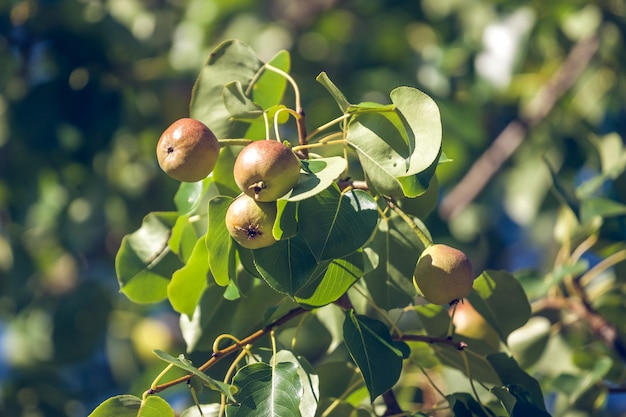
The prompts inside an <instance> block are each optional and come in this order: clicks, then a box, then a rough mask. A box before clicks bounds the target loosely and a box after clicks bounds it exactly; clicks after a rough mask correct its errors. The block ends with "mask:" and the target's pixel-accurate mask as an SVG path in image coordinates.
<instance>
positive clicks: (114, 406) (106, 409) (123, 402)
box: [89, 395, 174, 417]
mask: <svg viewBox="0 0 626 417" xmlns="http://www.w3.org/2000/svg"><path fill="white" fill-rule="evenodd" d="M89 417H174V410H172V407H170V405H169V404H168V403H167V402H166V401H165V400H164V399H163V398H161V397H157V396H154V395H151V396H148V397H147V398H146V400H145V401H143V402H142V401H141V398H138V397H135V396H134V395H117V396H115V397H111V398H109V399H107V400H105V401H104V402H103V403H102V404H100V405H99V406H98V407H96V409H95V410H93V411H92V413H91V414H89Z"/></svg>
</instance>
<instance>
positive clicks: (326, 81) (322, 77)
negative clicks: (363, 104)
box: [315, 72, 350, 113]
mask: <svg viewBox="0 0 626 417" xmlns="http://www.w3.org/2000/svg"><path fill="white" fill-rule="evenodd" d="M315 79H316V80H317V82H318V83H320V84H322V85H323V86H324V87H325V88H326V90H328V92H329V93H330V95H331V96H332V97H333V98H334V99H335V101H336V102H337V105H338V106H339V109H341V111H342V112H343V113H346V112H347V111H348V109H349V108H350V103H349V102H348V100H346V96H344V95H343V93H342V92H341V91H340V90H339V88H337V86H336V85H335V84H334V83H333V82H332V81H331V80H330V78H328V75H327V74H326V73H325V72H321V73H320V74H319V75H318V76H317V77H316V78H315Z"/></svg>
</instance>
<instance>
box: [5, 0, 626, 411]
mask: <svg viewBox="0 0 626 417" xmlns="http://www.w3.org/2000/svg"><path fill="white" fill-rule="evenodd" d="M229 38H238V39H241V40H243V41H245V42H247V43H249V44H250V45H252V47H253V48H254V49H255V50H256V51H257V52H258V54H259V56H260V57H261V58H262V59H267V58H269V57H271V56H273V55H274V54H275V53H276V52H277V51H279V50H281V49H287V50H289V51H290V53H291V55H292V68H293V71H292V73H293V75H294V77H295V78H296V80H297V81H298V83H299V84H300V87H301V89H302V95H303V100H304V108H305V110H306V112H307V117H308V123H309V124H310V125H311V126H317V125H319V124H320V123H323V122H325V121H327V120H330V119H332V118H334V117H336V115H337V108H336V105H335V104H334V102H333V101H332V99H331V98H330V96H328V94H327V93H326V91H325V90H324V89H323V88H321V86H320V85H319V84H317V83H316V82H315V76H316V75H317V74H318V73H319V72H321V71H326V72H327V73H328V74H329V76H330V77H331V79H332V80H333V81H334V82H335V83H336V84H337V85H338V86H339V87H340V88H341V89H342V90H343V91H344V93H345V94H346V96H347V97H348V99H349V100H350V101H351V102H359V101H366V100H370V101H379V102H387V101H388V93H389V91H390V90H391V89H393V88H394V87H396V86H399V85H410V86H413V87H417V88H419V89H421V90H423V91H425V92H427V93H428V94H430V95H431V96H432V97H433V98H434V99H435V101H436V102H437V103H438V105H439V106H440V109H441V114H442V122H443V130H444V151H445V153H446V155H447V156H448V157H449V158H451V159H453V160H454V161H453V163H450V164H446V165H443V166H442V167H441V169H440V170H439V171H438V172H439V174H438V180H439V181H438V182H439V190H438V193H439V198H440V199H441V201H442V202H443V201H444V199H445V198H446V197H448V196H449V195H450V193H451V192H452V190H453V189H454V187H455V185H457V184H458V183H459V181H460V180H461V179H462V178H463V177H464V175H465V174H466V173H467V171H468V170H469V168H470V166H471V165H472V163H473V162H474V161H476V160H478V159H479V158H480V156H481V155H482V154H483V152H484V151H485V150H486V149H489V148H490V146H491V145H492V144H493V142H494V140H495V139H496V138H498V137H499V135H500V133H501V132H502V131H503V129H505V128H506V127H507V126H508V125H509V124H510V123H512V122H516V121H519V122H520V123H521V126H523V127H525V131H524V133H525V134H524V135H522V138H523V140H522V141H521V143H520V144H519V147H517V145H516V146H515V147H514V148H513V149H512V150H511V151H512V155H511V156H510V157H504V158H502V162H503V165H502V168H501V169H500V170H498V171H497V172H496V173H495V175H491V174H483V177H485V178H486V179H488V180H489V181H488V182H487V185H486V187H485V188H484V189H482V188H480V189H478V188H476V194H477V195H476V197H472V198H471V199H470V200H471V201H469V203H468V204H467V205H466V206H465V205H463V209H462V210H459V211H458V212H455V213H454V214H453V215H451V214H450V213H449V212H443V211H439V212H434V213H433V214H431V215H430V216H428V217H427V218H426V219H424V220H425V222H426V224H427V225H428V226H429V228H430V229H431V231H432V232H433V234H434V235H435V236H436V238H440V239H442V240H444V239H445V240H453V241H454V242H456V245H457V246H461V247H464V248H465V249H466V251H468V252H469V253H470V255H471V256H472V259H474V262H475V264H477V269H478V268H486V267H489V268H506V269H508V270H511V271H515V270H519V269H521V268H537V269H541V268H543V267H544V266H545V265H546V264H547V263H549V262H550V260H551V257H550V254H551V253H553V252H554V242H553V240H554V239H553V236H552V228H553V223H554V219H555V212H556V211H557V206H558V202H557V200H556V199H555V197H554V195H553V193H551V191H550V190H551V188H552V182H551V179H550V173H549V171H548V170H547V168H546V162H545V161H546V160H548V161H549V162H550V164H551V166H552V167H553V169H555V171H556V172H558V173H559V176H560V177H561V178H563V180H564V181H566V182H568V183H571V184H577V183H580V182H581V181H583V180H584V179H585V178H587V177H589V176H590V175H593V174H594V173H597V170H598V159H599V157H598V153H597V151H596V147H595V146H594V141H597V140H598V138H603V137H607V136H609V135H610V136H615V138H617V139H616V140H618V141H622V138H623V137H625V136H626V110H625V106H624V103H625V102H626V83H625V81H626V48H625V43H624V42H625V39H626V4H625V3H624V2H623V1H622V0H595V1H587V0H554V1H521V0H510V1H498V0H468V1H465V0H404V1H403V0H389V1H383V0H267V1H255V0H2V1H0V388H1V391H0V415H2V416H11V417H41V416H46V417H48V416H50V417H56V416H70V417H78V416H85V415H87V414H89V412H90V411H91V410H93V408H94V407H95V406H96V405H98V404H99V403H100V402H101V401H103V400H104V399H106V398H108V397H110V396H112V395H116V394H122V393H133V394H135V395H140V393H141V392H143V391H144V390H145V388H146V387H147V386H149V383H150V381H151V380H152V379H153V378H154V376H155V374H156V373H158V369H161V368H162V366H160V364H159V363H158V359H157V358H156V357H155V356H154V355H153V354H152V353H151V352H152V349H155V348H158V349H162V350H166V351H169V352H170V353H172V354H177V353H178V352H181V351H184V346H183V344H182V341H181V338H180V336H179V331H178V322H177V315H176V314H174V313H173V312H172V310H171V308H170V306H169V305H167V304H166V303H164V304H160V305H150V306H137V305H134V304H132V303H130V302H129V301H128V300H126V299H125V297H124V296H122V295H120V294H119V292H118V289H119V287H118V284H117V280H116V276H115V262H114V259H115V253H116V251H117V248H118V246H119V244H120V241H121V238H122V237H123V236H124V235H125V234H127V233H130V232H132V231H133V230H135V229H136V228H138V227H139V225H140V224H141V219H142V217H143V216H144V215H145V214H147V213H148V212H150V211H161V210H172V209H174V205H173V202H172V197H173V195H174V193H175V190H176V189H177V186H178V184H177V183H176V182H175V181H173V180H171V179H169V178H168V177H166V176H165V175H164V174H163V173H162V172H161V171H160V170H159V168H158V165H157V164H156V160H155V154H154V147H155V144H156V141H157V140H158V137H159V135H160V132H161V131H162V130H163V129H164V128H165V127H167V126H168V125H169V124H170V123H171V122H172V121H174V120H175V119H177V118H179V117H184V116H187V115H188V102H189V98H190V94H191V88H192V86H193V83H194V80H195V77H196V75H197V73H198V71H199V69H200V67H201V66H202V65H203V63H204V61H205V59H206V57H207V56H208V54H209V52H210V50H211V49H212V48H213V47H215V46H216V45H217V44H218V43H219V42H221V41H222V40H225V39H229ZM589 39H592V40H593V42H591V43H586V42H587V41H588V40H589ZM577 46H578V47H580V48H582V49H583V52H585V51H586V52H587V53H588V56H587V58H584V57H583V58H580V57H578V56H575V57H574V58H575V59H574V60H573V61H572V60H571V59H570V60H569V61H568V56H570V53H571V51H572V50H574V49H575V48H576V47H577ZM585 48H586V49H585ZM585 59H586V60H585ZM572 62H574V63H575V62H579V63H580V62H583V63H584V66H583V67H582V68H581V69H580V70H579V71H578V72H577V71H575V70H571V67H572ZM574 66H575V65H574ZM559 71H561V73H563V72H565V74H566V75H568V74H569V75H571V77H570V79H567V80H566V81H567V82H565V85H561V87H563V88H562V91H557V92H556V93H555V91H554V89H552V90H551V89H550V88H551V87H554V86H553V85H552V84H551V83H552V82H553V81H554V78H553V77H554V76H555V74H559V73H560V72H559ZM557 90H558V88H557ZM546 92H547V93H546ZM544 93H546V94H547V96H540V98H539V99H537V98H536V97H537V95H538V94H544ZM551 99H554V101H555V103H554V106H553V107H550V108H549V109H548V110H549V111H548V112H547V113H546V114H539V115H538V113H537V112H538V111H539V110H541V109H542V108H543V107H544V106H545V103H546V100H551ZM538 109H539V110H538ZM533 117H534V118H533ZM513 151H514V152H513ZM472 187H474V188H475V187H476V185H475V184H474V185H472V184H470V187H469V188H472ZM611 187H612V192H613V197H614V198H616V199H617V200H622V201H624V200H625V198H624V197H625V196H626V183H625V182H624V179H623V178H622V177H619V178H616V179H615V181H614V182H613V183H612V184H611ZM458 207H461V205H460V204H459V205H458ZM613 221H614V225H613V227H612V229H611V233H614V234H615V236H614V237H615V239H616V240H620V239H622V240H624V237H626V225H625V223H624V219H623V217H618V218H616V219H614V220H613ZM168 395H170V394H168ZM171 395H175V393H174V394H171ZM170 401H172V402H173V403H174V405H175V404H176V398H175V397H174V398H170ZM181 401H182V400H181ZM618 412H619V411H615V413H618ZM615 415H618V414H615Z"/></svg>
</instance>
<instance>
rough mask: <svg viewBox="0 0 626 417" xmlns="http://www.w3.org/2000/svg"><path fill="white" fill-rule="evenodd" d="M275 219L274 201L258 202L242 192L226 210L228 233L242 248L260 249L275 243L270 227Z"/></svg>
mask: <svg viewBox="0 0 626 417" xmlns="http://www.w3.org/2000/svg"><path fill="white" fill-rule="evenodd" d="M275 220H276V203H274V202H258V201H255V200H254V198H252V197H250V196H249V195H247V194H242V195H240V196H239V197H237V198H236V199H234V200H233V202H232V203H230V205H229V206H228V209H227V210H226V219H225V221H226V228H227V229H228V233H230V235H231V236H232V237H233V239H235V240H236V241H237V243H239V244H240V245H241V246H243V247H244V248H248V249H260V248H265V247H267V246H271V245H273V244H274V243H276V239H274V236H273V235H272V228H273V227H274V221H275Z"/></svg>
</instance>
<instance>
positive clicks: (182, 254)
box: [167, 214, 198, 263]
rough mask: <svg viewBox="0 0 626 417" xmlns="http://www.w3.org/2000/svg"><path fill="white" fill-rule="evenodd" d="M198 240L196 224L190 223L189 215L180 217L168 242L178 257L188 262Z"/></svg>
mask: <svg viewBox="0 0 626 417" xmlns="http://www.w3.org/2000/svg"><path fill="white" fill-rule="evenodd" d="M197 240H198V236H197V235H196V229H195V227H194V224H193V223H192V222H191V221H190V217H189V214H183V215H180V216H178V219H176V223H175V224H174V226H173V227H172V233H171V235H170V238H169V240H168V241H167V244H168V246H169V247H170V249H171V250H172V252H174V253H175V254H176V255H178V257H179V258H180V259H181V260H182V261H183V262H185V263H186V262H187V260H188V259H189V257H190V256H191V252H192V251H193V248H194V246H195V244H196V241H197Z"/></svg>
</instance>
